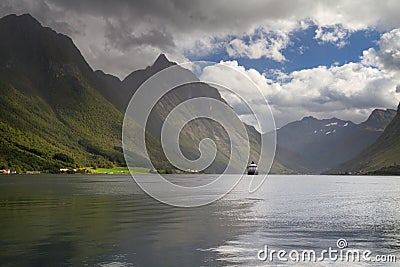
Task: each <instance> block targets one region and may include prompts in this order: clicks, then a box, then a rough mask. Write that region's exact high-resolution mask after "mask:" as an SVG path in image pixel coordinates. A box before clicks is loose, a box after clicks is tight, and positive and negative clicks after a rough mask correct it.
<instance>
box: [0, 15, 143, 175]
mask: <svg viewBox="0 0 400 267" xmlns="http://www.w3.org/2000/svg"><path fill="white" fill-rule="evenodd" d="M0 39H1V40H2V41H1V42H0V114H1V115H0V165H2V166H0V167H6V168H12V169H16V170H48V171H55V170H57V169H58V168H60V167H77V166H90V165H93V166H110V165H114V164H117V165H123V164H124V157H123V154H122V149H121V124H122V119H123V115H122V113H121V112H120V111H119V110H117V109H116V108H115V107H114V106H113V105H112V104H111V103H110V102H109V101H108V100H107V99H105V98H104V97H103V96H102V94H100V93H99V92H98V91H97V88H96V87H97V85H98V84H99V83H101V81H100V80H99V79H98V78H97V76H96V74H95V72H94V71H93V70H92V69H91V67H90V66H89V65H88V63H87V62H86V61H85V59H84V58H83V56H82V55H81V53H80V51H79V50H78V49H77V48H76V46H75V45H74V43H73V41H72V40H71V39H70V38H69V37H67V36H65V35H63V34H59V33H57V32H55V31H53V30H52V29H50V28H46V27H42V26H41V25H40V23H39V22H38V21H37V20H36V19H34V18H33V17H32V16H30V15H28V14H25V15H21V16H16V15H9V16H6V17H3V18H1V19H0ZM139 158H140V157H139V156H138V159H139Z"/></svg>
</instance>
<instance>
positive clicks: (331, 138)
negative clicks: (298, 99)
mask: <svg viewBox="0 0 400 267" xmlns="http://www.w3.org/2000/svg"><path fill="white" fill-rule="evenodd" d="M395 115H396V111H395V110H391V109H387V110H379V109H376V110H374V111H373V112H372V113H371V115H370V116H369V118H368V119H367V120H366V121H365V122H363V123H361V124H354V123H353V122H351V121H343V120H340V119H337V118H332V119H323V120H318V119H316V118H313V117H305V118H303V119H302V120H300V121H295V122H292V123H289V124H287V125H285V126H284V127H282V128H280V129H278V130H277V141H278V146H279V147H281V148H283V149H286V150H290V151H292V152H293V153H294V154H296V155H297V159H299V158H300V159H301V160H302V161H301V162H296V159H292V160H289V161H288V162H285V163H284V164H285V166H287V167H288V168H290V169H293V170H295V171H297V172H300V173H321V172H324V171H327V170H329V169H332V168H334V167H336V166H337V165H339V164H341V163H343V162H345V161H347V160H350V159H352V158H353V157H355V156H356V155H357V154H358V153H360V152H361V151H363V150H364V149H365V148H367V147H368V146H370V145H372V144H373V143H374V142H375V141H376V140H377V138H378V137H379V136H380V135H381V133H382V132H383V130H384V129H385V127H386V126H387V125H388V124H389V123H390V122H391V120H392V119H393V118H394V116H395ZM280 153H281V151H280V150H278V151H277V158H280Z"/></svg>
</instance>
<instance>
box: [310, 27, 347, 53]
mask: <svg viewBox="0 0 400 267" xmlns="http://www.w3.org/2000/svg"><path fill="white" fill-rule="evenodd" d="M350 33H351V31H350V30H348V29H345V28H344V27H343V26H342V25H334V26H331V27H318V28H317V29H316V30H315V36H314V38H315V39H317V40H320V41H321V42H322V43H332V44H335V45H336V46H337V47H339V48H342V47H343V46H345V45H346V44H347V39H348V38H349V37H350Z"/></svg>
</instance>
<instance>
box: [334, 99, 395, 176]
mask: <svg viewBox="0 0 400 267" xmlns="http://www.w3.org/2000/svg"><path fill="white" fill-rule="evenodd" d="M399 166H400V105H399V108H398V109H397V115H396V116H395V117H394V119H393V120H392V121H391V123H390V124H389V125H388V126H387V127H386V128H385V130H384V132H383V133H382V135H381V136H380V137H379V138H378V139H377V140H376V142H374V143H373V144H372V145H371V146H369V147H368V148H367V149H365V150H364V151H362V152H361V153H360V154H359V155H357V156H356V157H355V158H353V159H351V160H349V161H347V162H345V163H343V164H341V165H340V166H338V167H337V168H334V169H333V170H330V171H329V173H344V172H354V171H367V172H370V171H377V170H378V173H382V174H383V173H385V172H387V173H392V174H394V173H396V174H400V168H399Z"/></svg>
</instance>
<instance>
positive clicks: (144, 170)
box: [86, 167, 149, 174]
mask: <svg viewBox="0 0 400 267" xmlns="http://www.w3.org/2000/svg"><path fill="white" fill-rule="evenodd" d="M86 169H87V170H89V171H90V172H91V173H97V174H101V173H107V174H129V169H128V167H114V168H96V169H93V168H91V167H88V168H86ZM131 171H132V173H136V174H145V173H149V169H147V168H142V167H134V168H131Z"/></svg>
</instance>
